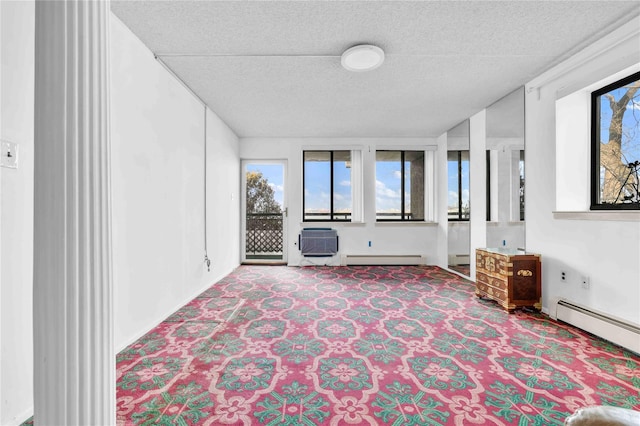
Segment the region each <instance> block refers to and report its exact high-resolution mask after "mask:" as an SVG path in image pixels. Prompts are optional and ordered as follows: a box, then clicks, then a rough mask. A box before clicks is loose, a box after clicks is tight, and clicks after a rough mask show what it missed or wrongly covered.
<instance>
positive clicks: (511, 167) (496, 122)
mask: <svg viewBox="0 0 640 426" xmlns="http://www.w3.org/2000/svg"><path fill="white" fill-rule="evenodd" d="M486 136H487V142H486V149H487V151H486V156H487V158H486V160H487V175H486V179H487V247H503V246H504V247H508V248H512V249H524V247H525V231H524V230H525V217H524V203H525V193H524V179H525V176H524V173H525V168H524V159H525V149H524V146H525V143H524V88H520V89H518V90H516V91H514V92H512V93H510V94H509V95H507V96H505V97H504V98H502V99H500V100H499V101H498V102H496V103H494V104H493V105H491V106H489V107H488V108H487V135H486Z"/></svg>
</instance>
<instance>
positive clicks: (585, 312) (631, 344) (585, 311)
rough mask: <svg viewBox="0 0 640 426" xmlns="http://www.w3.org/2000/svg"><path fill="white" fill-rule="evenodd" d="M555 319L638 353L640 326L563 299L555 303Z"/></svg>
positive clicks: (639, 352)
mask: <svg viewBox="0 0 640 426" xmlns="http://www.w3.org/2000/svg"><path fill="white" fill-rule="evenodd" d="M556 319H557V320H559V321H562V322H566V323H568V324H571V325H573V326H575V327H578V328H580V329H582V330H584V331H588V332H589V333H591V334H594V335H596V336H599V337H602V338H603V339H605V340H608V341H610V342H612V343H615V344H617V345H620V346H622V347H623V348H627V349H629V350H630V351H633V352H635V353H637V354H640V327H638V326H637V325H634V324H631V323H628V322H626V321H624V320H620V319H617V318H613V317H611V316H609V315H606V314H603V313H600V312H597V311H594V310H592V309H589V308H586V307H584V306H580V305H578V304H575V303H573V302H569V301H567V300H564V299H560V300H558V302H557V303H556Z"/></svg>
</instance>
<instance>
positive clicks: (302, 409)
mask: <svg viewBox="0 0 640 426" xmlns="http://www.w3.org/2000/svg"><path fill="white" fill-rule="evenodd" d="M601 404H602V405H614V406H618V407H626V408H632V409H635V410H640V358H639V357H638V356H637V355H635V354H632V353H630V352H628V351H625V350H623V349H621V348H619V347H617V346H615V345H612V344H610V343H607V342H605V341H602V340H600V339H597V338H595V337H593V336H590V335H588V334H586V333H583V332H581V331H579V330H576V329H574V328H572V327H570V326H567V325H564V324H559V323H557V322H555V321H552V320H550V319H549V318H548V317H546V316H545V315H542V314H539V313H535V312H526V311H517V312H516V313H515V314H508V313H506V312H504V311H503V310H502V309H501V308H500V307H498V305H497V304H495V303H494V302H491V301H485V300H481V299H477V298H476V297H475V295H474V287H473V283H471V282H469V281H466V280H463V279H461V278H460V277H459V276H457V275H454V274H451V273H448V272H446V271H444V270H442V269H439V268H437V267H408V266H404V267H403V266H394V267H335V268H330V267H304V268H289V267H273V266H241V267H239V268H238V269H237V270H236V271H234V272H233V273H232V274H230V275H229V276H227V277H226V278H224V279H223V280H221V281H220V282H218V283H216V284H214V285H213V286H212V287H211V288H209V289H208V290H206V291H205V292H204V293H202V294H201V295H200V296H198V297H197V298H196V299H194V300H193V301H191V302H190V303H188V304H187V305H186V306H184V307H183V308H181V309H180V310H178V311H177V312H175V313H174V314H173V315H171V316H170V317H169V318H168V319H167V320H166V321H164V322H163V323H161V324H160V325H159V326H158V327H156V328H155V329H153V330H152V331H150V332H149V333H148V334H147V335H145V336H144V337H143V338H141V339H140V340H139V341H138V342H136V343H135V344H133V345H131V346H129V347H128V348H127V349H125V350H124V351H122V352H121V353H120V354H118V356H117V416H118V423H119V424H122V425H124V424H127V425H129V424H145V425H150V424H164V425H169V424H180V425H195V424H197V425H226V424H233V425H251V424H265V425H320V424H322V425H325V424H326V425H354V424H364V425H366V424H371V425H378V424H385V425H469V424H482V425H484V424H495V425H507V424H508V425H511V424H514V425H557V424H562V423H563V421H564V419H565V417H567V416H568V415H569V414H571V413H572V412H573V411H575V410H576V409H577V408H579V407H583V406H590V405H601Z"/></svg>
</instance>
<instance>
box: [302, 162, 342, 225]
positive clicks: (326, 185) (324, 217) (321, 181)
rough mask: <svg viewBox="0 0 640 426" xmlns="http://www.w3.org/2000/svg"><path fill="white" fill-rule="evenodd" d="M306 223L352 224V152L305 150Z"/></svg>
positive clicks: (304, 206) (304, 207) (303, 200)
mask: <svg viewBox="0 0 640 426" xmlns="http://www.w3.org/2000/svg"><path fill="white" fill-rule="evenodd" d="M302 155H303V181H304V183H303V187H304V194H303V197H302V203H303V211H304V219H303V220H304V221H350V220H351V213H352V200H351V151H304V152H303V154H302Z"/></svg>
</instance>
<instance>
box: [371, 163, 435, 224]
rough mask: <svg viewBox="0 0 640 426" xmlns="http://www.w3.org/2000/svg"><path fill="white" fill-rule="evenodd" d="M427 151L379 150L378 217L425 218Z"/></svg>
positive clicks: (377, 166) (390, 218)
mask: <svg viewBox="0 0 640 426" xmlns="http://www.w3.org/2000/svg"><path fill="white" fill-rule="evenodd" d="M424 196H425V194H424V151H376V220H424Z"/></svg>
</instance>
